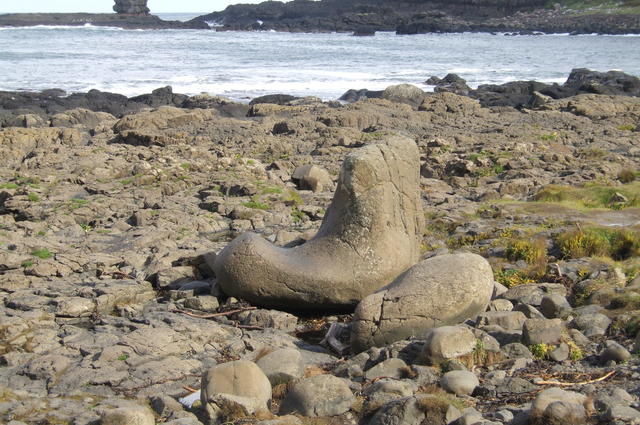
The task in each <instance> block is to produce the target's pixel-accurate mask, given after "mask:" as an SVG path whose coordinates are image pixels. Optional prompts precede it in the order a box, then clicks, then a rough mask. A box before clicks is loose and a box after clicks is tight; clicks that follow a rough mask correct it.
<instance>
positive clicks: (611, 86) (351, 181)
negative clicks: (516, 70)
mask: <svg viewBox="0 0 640 425" xmlns="http://www.w3.org/2000/svg"><path fill="white" fill-rule="evenodd" d="M428 77H429V76H428V75H425V77H424V78H425V79H427V78H428ZM430 84H433V85H434V86H436V88H437V92H435V93H425V92H423V91H422V90H420V89H419V88H417V87H415V86H410V85H400V86H392V87H389V88H387V89H386V90H384V91H382V92H369V91H352V92H350V93H348V94H345V99H346V100H347V101H343V102H338V101H332V102H322V101H320V100H319V99H316V98H311V97H308V98H293V97H291V96H286V95H273V96H266V97H263V98H258V99H254V100H253V101H252V102H251V103H250V104H248V105H247V104H241V103H236V102H233V101H230V100H228V99H224V98H220V97H215V96H208V95H199V96H192V97H189V96H185V95H180V94H176V93H173V91H172V90H171V88H169V87H166V88H162V89H158V90H156V91H154V92H153V93H151V94H148V95H143V96H138V97H135V98H126V97H124V96H120V95H116V94H111V93H104V92H99V91H91V92H89V93H85V94H72V95H66V94H65V93H64V92H62V91H60V90H48V91H44V92H37V93H26V92H11V93H9V92H3V93H0V127H1V128H0V156H1V157H2V158H3V159H4V161H3V163H2V164H1V165H0V297H1V298H2V303H3V309H2V310H1V311H0V422H3V423H9V424H12V425H21V424H30V423H51V424H78V425H79V424H98V423H102V424H122V425H124V424H133V423H135V424H154V423H167V424H172V425H189V424H192V425H197V424H219V423H226V424H251V423H259V424H263V425H273V424H282V425H285V424H372V425H373V424H416V425H418V424H481V425H499V424H512V425H518V424H523V425H525V424H560V423H561V424H638V423H640V400H639V397H640V386H639V384H638V382H640V360H639V358H638V355H637V353H638V351H639V350H640V336H639V334H638V330H639V329H640V319H639V317H640V316H639V314H638V313H639V312H640V275H639V274H638V272H639V271H640V186H639V183H638V178H640V174H639V171H640V136H639V135H640V133H639V132H638V131H639V129H640V98H639V97H638V94H639V93H638V87H640V85H639V84H638V79H637V78H635V77H632V76H628V75H625V74H622V73H616V72H610V73H594V72H591V71H588V70H574V72H572V74H571V75H570V76H569V78H568V80H567V82H566V83H565V84H563V85H556V86H547V85H544V84H540V83H536V82H518V83H509V84H506V85H503V86H487V87H479V88H477V89H475V90H471V89H469V88H468V87H465V86H466V83H465V82H464V80H462V79H460V78H459V77H456V76H454V75H449V76H437V77H433V78H431V79H430ZM246 232H252V233H253V235H250V234H247V233H246ZM241 235H242V236H241ZM394 244H395V245H394ZM406 269H408V271H406V272H405V273H403V272H404V271H405V270H406ZM292 277H295V279H292ZM352 277H355V278H352ZM291 279H292V280H291ZM318 282H322V283H318ZM360 282H367V286H365V285H360ZM319 285H323V286H319ZM331 285H334V286H331ZM385 285H387V286H385ZM325 288H326V289H325ZM185 397H186V399H185ZM179 400H182V403H181V402H180V401H179ZM194 401H195V402H194Z"/></svg>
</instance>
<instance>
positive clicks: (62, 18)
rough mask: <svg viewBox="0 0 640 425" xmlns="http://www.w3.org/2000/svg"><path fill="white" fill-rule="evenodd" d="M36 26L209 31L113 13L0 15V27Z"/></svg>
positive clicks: (203, 26) (190, 24)
mask: <svg viewBox="0 0 640 425" xmlns="http://www.w3.org/2000/svg"><path fill="white" fill-rule="evenodd" d="M36 25H64V26H82V25H94V26H100V27H117V28H124V29H131V30H133V29H209V26H208V25H207V24H206V23H204V22H181V21H165V20H162V19H160V18H159V17H157V16H155V15H123V14H115V13H8V14H5V15H0V27H31V26H36Z"/></svg>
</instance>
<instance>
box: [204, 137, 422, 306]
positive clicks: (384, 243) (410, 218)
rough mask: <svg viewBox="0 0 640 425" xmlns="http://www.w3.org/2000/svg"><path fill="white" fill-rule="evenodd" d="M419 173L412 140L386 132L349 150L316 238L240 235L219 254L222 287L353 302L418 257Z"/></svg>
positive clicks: (285, 302)
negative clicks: (289, 243)
mask: <svg viewBox="0 0 640 425" xmlns="http://www.w3.org/2000/svg"><path fill="white" fill-rule="evenodd" d="M418 174H419V164H418V152H417V147H416V145H415V143H414V142H413V141H412V140H411V139H407V138H403V137H390V138H389V139H388V140H387V141H386V142H384V143H380V144H376V145H368V146H365V147H363V148H361V149H359V150H357V151H355V152H353V153H351V154H349V155H348V156H347V157H346V158H345V160H344V163H343V165H342V169H341V172H340V177H339V179H338V188H337V189H336V192H335V195H334V199H333V201H332V203H331V205H330V207H329V208H328V210H327V212H326V214H325V217H324V220H323V223H322V225H321V226H320V230H319V231H318V233H317V234H316V236H315V237H314V238H312V239H311V240H310V241H308V242H306V243H304V244H302V245H299V246H296V247H293V248H279V247H275V246H272V245H270V244H269V243H268V242H267V241H265V240H264V239H262V238H261V237H259V236H257V235H255V234H244V235H242V236H240V237H238V238H236V239H235V240H233V241H232V242H231V243H230V244H229V245H227V247H226V248H225V249H224V250H223V251H222V252H221V253H220V254H219V255H218V256H217V258H216V261H215V264H214V265H213V267H214V270H215V272H216V276H217V277H218V282H219V283H220V285H221V287H222V289H223V290H224V291H225V292H226V293H227V294H229V295H232V296H236V297H241V298H244V299H247V300H248V301H250V302H252V303H255V304H258V305H266V306H280V307H285V308H293V307H294V306H295V308H297V309H321V308H336V307H346V306H353V305H355V304H356V303H357V302H358V301H360V300H361V299H362V298H364V297H365V296H367V295H369V294H370V293H372V292H374V291H375V290H377V289H379V288H380V287H382V286H383V285H385V284H386V283H388V282H390V281H391V280H393V279H394V278H395V277H396V276H397V275H398V274H399V273H401V272H403V271H404V270H406V269H407V268H408V267H410V266H411V265H412V264H413V263H414V262H415V261H416V260H417V258H418V254H419V247H420V242H419V241H420V238H419V235H420V234H421V232H422V223H423V217H422V213H421V201H420V196H419V190H418ZM345 270H349V273H345Z"/></svg>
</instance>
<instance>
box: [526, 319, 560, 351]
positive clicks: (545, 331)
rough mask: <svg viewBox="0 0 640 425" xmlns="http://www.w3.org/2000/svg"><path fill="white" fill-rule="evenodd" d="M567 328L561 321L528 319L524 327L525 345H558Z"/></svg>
mask: <svg viewBox="0 0 640 425" xmlns="http://www.w3.org/2000/svg"><path fill="white" fill-rule="evenodd" d="M563 330H565V326H564V324H563V323H562V320H560V319H527V320H526V321H525V322H524V326H523V327H522V341H523V343H524V344H525V345H534V344H556V343H557V342H558V341H560V338H561V337H562V331H563Z"/></svg>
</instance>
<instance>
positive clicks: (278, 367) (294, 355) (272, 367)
mask: <svg viewBox="0 0 640 425" xmlns="http://www.w3.org/2000/svg"><path fill="white" fill-rule="evenodd" d="M256 364H257V365H258V366H259V367H260V369H262V371H263V372H264V374H265V375H266V376H267V378H269V382H271V385H278V384H284V383H286V382H289V381H292V380H294V379H298V378H300V377H301V376H302V375H303V373H304V369H303V367H302V354H300V351H298V350H297V349H295V348H282V349H280V350H275V351H272V352H271V353H269V354H267V355H266V356H264V357H261V358H260V359H259V360H258V361H257V362H256Z"/></svg>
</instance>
